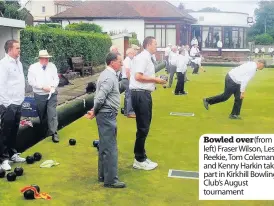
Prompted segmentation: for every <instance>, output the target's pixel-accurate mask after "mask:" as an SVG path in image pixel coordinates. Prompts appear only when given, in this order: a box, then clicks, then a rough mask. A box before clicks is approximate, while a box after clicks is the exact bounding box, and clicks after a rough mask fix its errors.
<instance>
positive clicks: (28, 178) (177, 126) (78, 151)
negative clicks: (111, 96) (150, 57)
mask: <svg viewBox="0 0 274 206" xmlns="http://www.w3.org/2000/svg"><path fill="white" fill-rule="evenodd" d="M206 69H207V72H205V73H201V74H199V75H191V74H190V71H189V74H188V78H189V79H190V80H191V81H190V82H188V83H187V84H186V90H187V91H188V92H189V94H188V95H187V96H175V95H173V94H172V91H173V90H174V87H175V83H174V84H173V87H172V89H163V88H162V87H161V86H158V87H157V90H156V91H155V92H154V93H153V121H152V125H151V130H150V133H149V136H148V138H147V144H146V150H147V153H148V156H149V158H151V159H152V160H153V161H156V162H158V163H159V167H158V168H157V169H156V170H154V171H139V170H134V169H133V168H132V164H133V159H134V155H133V146H134V140H135V132H136V126H135V120H134V119H127V118H125V117H124V116H122V115H121V114H119V116H118V150H119V178H120V179H121V180H122V181H124V182H126V184H127V188H126V189H106V188H104V187H103V186H102V184H99V183H98V182H97V150H96V148H93V146H92V141H93V140H95V139H98V131H97V127H96V121H95V120H92V121H90V120H87V119H85V118H81V119H79V120H78V121H75V122H73V123H72V124H71V125H69V126H67V127H65V128H64V129H62V130H61V131H60V139H61V142H60V143H59V144H54V143H52V142H51V138H48V139H45V140H44V141H42V142H40V143H38V144H37V145H35V146H34V147H32V148H31V149H29V150H27V151H26V152H24V153H23V156H27V155H30V154H33V153H34V152H36V151H39V152H41V153H42V154H43V159H42V161H44V160H47V159H54V160H57V161H58V162H59V163H60V165H59V166H56V167H53V168H49V169H46V168H39V164H40V163H42V161H41V162H38V163H35V164H33V165H27V164H22V167H23V168H24V170H25V174H24V176H22V177H18V179H17V181H15V182H11V183H10V182H7V180H6V179H0V205H3V206H5V205H12V206H14V205H58V206H61V205H77V206H82V205H117V206H128V205H130V206H135V205H136V206H142V205H149V206H164V205H174V206H177V205H178V206H188V205H189V206H196V205H204V206H209V205H212V206H218V205H223V206H229V205H233V206H242V205H246V206H247V205H248V206H255V205H256V206H263V205H274V202H273V201H199V197H198V195H199V192H198V189H199V188H198V180H189V179H176V178H168V177H167V175H168V170H169V169H178V170H191V171H198V163H199V160H198V156H199V155H198V149H199V138H200V136H201V135H203V134H205V133H257V134H262V133H268V134H269V133H273V128H274V118H273V115H274V109H273V108H274V95H273V90H274V87H273V82H274V70H273V69H265V70H263V71H258V72H257V74H256V76H255V78H254V79H253V80H252V81H251V82H250V84H249V85H248V87H247V91H246V98H245V100H244V102H243V107H242V113H241V116H242V118H243V120H230V119H228V115H229V114H230V111H231V109H232V103H233V98H231V99H230V100H229V101H227V102H225V103H222V104H218V105H214V106H211V107H210V109H209V111H207V110H205V108H204V107H203V104H202V98H203V97H206V96H211V95H216V94H218V93H220V92H222V91H223V88H224V77H225V75H226V73H227V71H228V69H225V68H217V67H215V68H213V67H210V68H206ZM170 112H194V113H195V116H194V117H176V116H169V113H170ZM70 138H75V139H76V140H77V145H76V146H74V147H72V146H69V145H68V140H69V139H70ZM17 165H20V164H14V165H13V168H14V167H15V166H17ZM29 184H38V185H39V186H40V188H41V192H47V193H49V194H50V195H51V196H52V200H50V201H47V200H39V199H38V200H33V201H27V200H24V198H23V195H22V194H21V193H20V189H21V188H22V187H24V186H26V185H29Z"/></svg>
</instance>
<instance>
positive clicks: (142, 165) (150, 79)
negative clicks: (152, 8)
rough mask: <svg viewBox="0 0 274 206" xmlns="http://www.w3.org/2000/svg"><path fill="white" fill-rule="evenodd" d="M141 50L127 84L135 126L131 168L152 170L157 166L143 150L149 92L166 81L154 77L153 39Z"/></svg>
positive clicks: (148, 108) (148, 40)
mask: <svg viewBox="0 0 274 206" xmlns="http://www.w3.org/2000/svg"><path fill="white" fill-rule="evenodd" d="M143 48H144V50H143V51H142V52H141V53H140V54H138V55H137V56H136V58H134V63H133V67H132V71H131V76H130V82H129V88H130V89H131V99H132V107H133V110H134V112H135V115H136V126H137V132H136V141H135V146H134V154H135V159H134V162H133V168H135V169H143V170H153V169H155V168H156V167H157V166H158V164H157V163H156V162H153V161H151V160H150V159H148V158H147V154H146V150H145V142H146V138H147V135H148V132H149V129H150V124H151V120H152V98H151V92H153V91H154V90H155V84H166V81H165V80H163V79H161V78H158V77H155V66H154V64H153V60H152V57H153V54H155V53H156V51H157V42H156V40H155V38H154V37H151V36H148V37H146V38H145V39H144V41H143Z"/></svg>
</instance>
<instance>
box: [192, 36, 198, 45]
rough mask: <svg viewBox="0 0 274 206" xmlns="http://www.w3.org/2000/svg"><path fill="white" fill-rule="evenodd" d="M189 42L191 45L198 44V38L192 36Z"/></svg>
mask: <svg viewBox="0 0 274 206" xmlns="http://www.w3.org/2000/svg"><path fill="white" fill-rule="evenodd" d="M190 44H191V46H193V45H197V46H198V40H197V38H196V36H194V37H193V39H192V40H191V43H190Z"/></svg>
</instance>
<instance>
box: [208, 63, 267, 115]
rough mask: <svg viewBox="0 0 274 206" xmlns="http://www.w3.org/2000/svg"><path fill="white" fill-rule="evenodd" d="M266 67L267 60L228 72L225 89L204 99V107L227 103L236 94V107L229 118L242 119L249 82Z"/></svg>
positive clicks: (244, 65)
mask: <svg viewBox="0 0 274 206" xmlns="http://www.w3.org/2000/svg"><path fill="white" fill-rule="evenodd" d="M265 65H266V62H265V60H258V61H256V62H247V63H244V64H242V65H241V66H238V67H236V68H234V69H232V70H230V71H229V72H228V74H227V75H226V77H225V89H224V92H223V93H222V94H220V95H217V96H213V97H208V98H204V99H203V103H204V107H205V108H206V109H207V110H208V105H213V104H217V103H220V102H225V101H227V100H228V99H229V98H230V97H231V95H232V94H234V106H233V109H232V111H231V114H230V116H229V118H230V119H241V118H240V112H241V107H242V101H243V99H244V97H245V90H246V87H247V84H248V82H249V81H250V80H251V79H252V78H253V77H254V76H255V74H256V71H257V70H262V69H263V68H264V67H265Z"/></svg>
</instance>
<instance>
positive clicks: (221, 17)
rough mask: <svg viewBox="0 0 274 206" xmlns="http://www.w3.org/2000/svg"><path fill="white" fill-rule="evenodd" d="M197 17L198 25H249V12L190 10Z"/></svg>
mask: <svg viewBox="0 0 274 206" xmlns="http://www.w3.org/2000/svg"><path fill="white" fill-rule="evenodd" d="M189 14H190V15H191V16H193V17H194V18H195V19H197V23H196V24H197V25H209V26H210V25H212V26H239V27H249V26H248V24H247V17H248V14H241V13H232V12H231V13H230V12H189Z"/></svg>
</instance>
